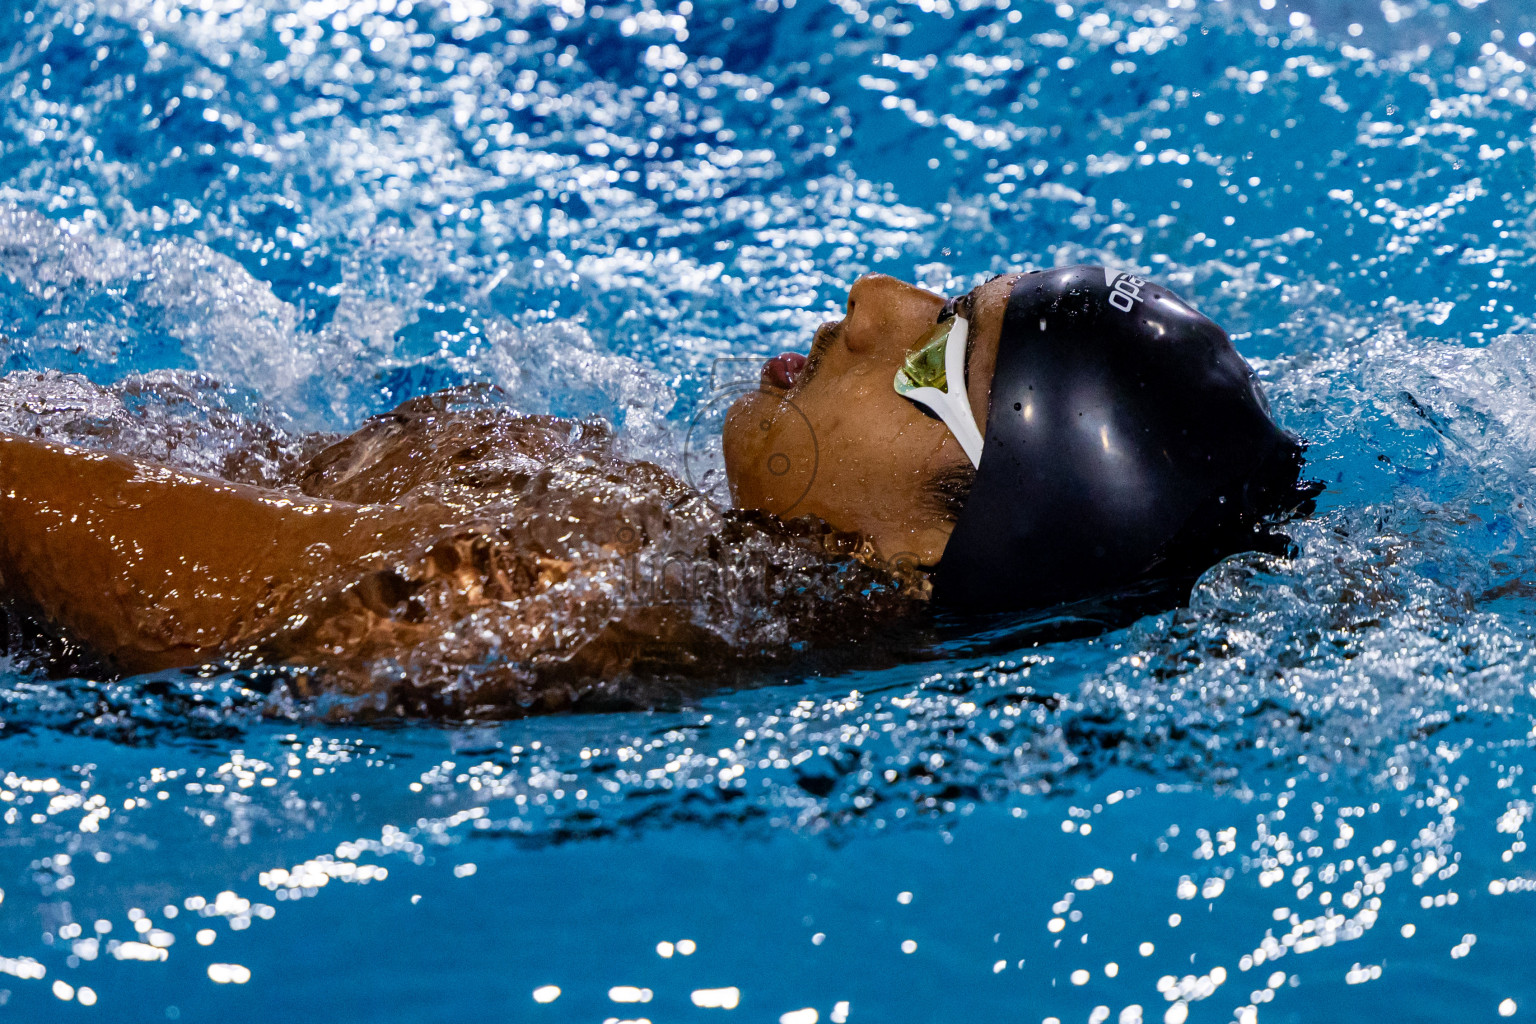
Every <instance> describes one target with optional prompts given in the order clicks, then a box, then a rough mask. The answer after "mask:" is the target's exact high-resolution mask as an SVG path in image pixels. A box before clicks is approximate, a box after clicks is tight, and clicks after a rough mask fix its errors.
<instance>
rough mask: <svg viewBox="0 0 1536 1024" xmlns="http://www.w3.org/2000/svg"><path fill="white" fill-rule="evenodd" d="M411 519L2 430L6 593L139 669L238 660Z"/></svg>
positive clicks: (1, 538)
mask: <svg viewBox="0 0 1536 1024" xmlns="http://www.w3.org/2000/svg"><path fill="white" fill-rule="evenodd" d="M417 518H419V516H418V517H417ZM405 519H406V516H405V514H404V513H403V512H402V511H401V510H400V509H398V508H397V507H394V506H386V505H354V504H349V503H346V502H337V501H323V500H316V499H311V498H304V497H294V496H290V495H287V494H282V493H279V492H276V491H268V490H263V489H261V488H257V487H250V486H246V485H241V484H232V483H228V482H225V481H222V480H214V479H210V478H207V477H201V476H197V475H195V474H192V473H186V472H182V471H179V470H174V469H169V468H167V467H165V466H160V465H157V464H154V463H149V462H141V461H138V460H135V459H132V458H129V457H127V456H123V455H116V454H107V453H101V452H93V451H87V450H83V449H79V448H72V447H68V446H65V445H58V444H51V443H48V442H44V441H37V440H32V439H29V438H21V437H15V436H12V435H6V434H0V573H3V576H4V580H3V588H4V591H5V593H6V594H7V595H9V596H11V597H12V598H20V599H22V600H24V601H27V602H29V603H30V604H31V605H32V607H33V608H34V609H35V610H36V611H37V612H39V613H41V615H42V616H43V617H44V618H46V619H48V620H50V621H52V622H53V623H55V624H56V625H57V626H58V627H60V628H61V629H62V630H63V631H64V632H65V634H66V635H67V636H70V637H71V638H73V639H75V640H78V641H80V642H83V643H85V644H86V645H88V646H90V647H91V648H93V649H94V650H96V651H97V652H98V653H100V654H102V655H105V656H106V657H108V658H109V659H111V660H112V662H114V663H115V664H116V665H117V667H119V668H120V669H122V670H124V671H127V672H144V671H154V670H158V669H163V668H169V667H174V666H181V665H192V664H198V663H201V662H204V661H207V660H210V659H211V658H213V657H216V656H217V655H219V654H223V653H229V652H231V651H232V650H233V649H235V648H237V647H238V646H239V645H240V643H241V642H242V641H245V640H248V639H249V638H251V637H253V636H255V635H257V634H258V633H260V632H262V631H263V630H265V629H268V628H270V627H271V626H272V625H273V624H274V623H276V622H278V621H280V620H281V619H282V618H284V617H285V616H288V615H292V614H293V613H294V611H295V609H297V608H298V607H300V606H301V605H302V603H303V602H304V599H305V597H306V596H307V595H308V594H309V593H310V592H311V591H312V590H313V589H314V588H315V587H316V586H317V585H319V584H321V583H323V582H324V581H326V580H330V579H333V578H334V576H335V574H336V572H337V571H338V570H339V569H340V568H342V567H344V566H346V565H349V564H356V563H359V562H367V561H369V555H370V554H371V553H373V552H377V551H379V550H380V549H381V548H383V547H384V546H385V545H386V544H387V543H388V539H389V537H390V535H392V534H398V533H400V532H401V531H403V530H408V529H411V528H412V527H413V525H414V526H420V525H422V524H412V523H408V522H405Z"/></svg>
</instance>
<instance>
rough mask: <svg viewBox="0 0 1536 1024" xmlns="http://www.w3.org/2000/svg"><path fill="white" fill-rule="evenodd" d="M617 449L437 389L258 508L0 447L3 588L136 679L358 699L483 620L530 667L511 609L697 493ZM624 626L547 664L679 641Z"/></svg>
mask: <svg viewBox="0 0 1536 1024" xmlns="http://www.w3.org/2000/svg"><path fill="white" fill-rule="evenodd" d="M611 442H612V436H611V431H610V430H609V429H608V428H607V427H606V426H605V425H603V424H602V423H600V422H597V421H572V420H564V419H559V418H555V417H550V416H525V415H519V414H515V413H512V412H510V411H509V410H507V409H506V408H505V407H504V406H498V405H496V404H495V403H486V402H483V401H480V400H479V399H478V397H477V396H476V395H475V394H473V393H470V392H467V391H462V390H461V391H450V392H445V393H439V394H435V395H429V396H425V397H423V398H420V399H416V400H413V401H410V402H407V403H404V404H403V405H401V406H400V407H399V408H397V409H395V410H393V411H392V412H390V413H386V414H384V415H382V416H378V417H374V418H373V419H371V420H369V421H368V422H366V423H365V424H364V425H363V426H362V427H361V428H359V429H358V430H357V431H356V432H354V433H353V434H351V435H349V436H347V437H345V438H342V439H341V440H339V441H337V442H335V443H334V444H332V445H330V446H329V447H327V448H325V449H324V450H322V451H320V452H319V453H318V454H316V455H315V456H314V457H312V458H311V459H310V460H309V461H308V462H307V463H305V464H304V465H302V466H301V467H299V468H298V470H297V471H296V472H295V473H294V475H293V478H292V479H291V480H290V481H288V483H289V484H290V487H289V488H287V489H267V488H261V487H255V486H250V485H246V484H240V483H232V482H229V481H224V480H219V479H214V478H210V477H206V476H199V475H196V474H193V473H188V472H184V471H181V470H177V469H173V468H169V467H166V466H163V465H159V464H155V463H151V462H146V461H142V460H137V459H133V458H130V457H128V456H125V455H121V454H113V453H103V452H97V451H90V450H86V449H82V448H76V447H72V446H69V445H61V444H54V443H50V442H46V441H42V440H36V439H32V438H23V437H17V436H13V435H4V434H0V573H3V576H4V579H3V586H0V590H3V594H4V597H5V598H6V600H8V601H10V602H12V603H13V604H19V605H21V606H23V607H24V608H25V609H26V610H27V611H29V612H30V613H32V614H33V615H34V616H35V617H36V618H37V619H39V620H40V621H42V622H45V623H47V624H49V626H50V627H51V628H53V629H55V630H56V631H58V632H59V633H61V634H63V635H65V636H66V637H68V638H69V639H72V640H74V641H77V642H79V643H81V644H83V645H85V646H86V647H87V648H89V649H91V650H92V651H94V652H96V653H98V654H100V655H102V656H104V657H105V658H106V659H107V660H108V661H109V662H111V663H112V664H113V665H114V666H115V667H116V668H118V669H120V670H121V671H123V672H127V673H139V672H146V671H156V670H160V669H166V668H173V667H179V666H187V665H195V664H202V663H207V662H213V661H219V660H227V659H230V658H238V657H239V656H242V655H251V656H254V657H255V658H256V659H258V660H264V661H275V662H283V663H290V664H302V665H313V666H317V667H327V666H328V667H330V668H331V669H333V670H335V675H336V677H337V678H336V682H337V683H338V684H340V685H342V686H343V688H345V689H349V690H354V691H355V690H366V689H371V688H372V686H373V683H372V682H371V679H370V675H369V673H368V671H366V670H364V671H362V672H361V673H359V672H357V671H354V670H356V669H357V668H358V667H359V666H362V665H366V664H369V663H377V662H379V661H380V660H389V659H398V658H407V657H408V656H409V655H411V653H412V652H413V650H414V649H416V648H419V647H421V646H422V645H424V644H428V643H433V644H436V643H438V642H440V641H441V640H442V638H443V637H444V636H451V635H452V633H453V628H454V626H455V624H456V623H460V622H462V621H463V620H464V617H465V616H466V615H468V616H473V615H475V614H476V609H477V608H488V607H490V608H495V609H496V610H497V614H498V615H499V617H500V618H499V622H498V625H499V627H500V629H499V633H500V635H499V636H498V637H497V638H496V644H497V645H499V650H500V652H501V654H502V655H503V656H505V657H507V658H508V659H509V660H511V661H517V660H519V659H526V658H527V657H528V656H530V655H533V654H540V653H544V648H545V647H546V646H547V637H548V635H549V632H550V631H549V629H548V628H546V627H547V623H544V622H541V621H538V615H539V613H538V611H537V609H538V608H540V607H542V606H540V605H538V604H537V603H535V604H534V605H532V606H530V607H528V608H524V607H523V605H522V604H521V601H522V599H523V598H525V597H527V596H529V595H530V594H536V593H539V592H542V591H544V590H546V589H548V588H549V587H550V586H551V585H553V584H555V583H558V582H560V581H561V580H562V579H564V578H565V577H566V576H567V575H568V574H569V572H570V571H571V570H572V569H573V568H574V567H575V564H576V563H575V561H573V559H576V558H579V557H581V555H580V553H581V552H587V553H594V552H595V553H599V554H610V555H611V554H613V553H614V552H615V551H616V550H617V549H620V548H633V547H634V546H636V545H637V544H638V542H639V538H640V537H641V536H642V535H644V534H645V533H647V532H648V527H647V521H648V520H649V519H654V517H655V516H657V515H660V514H665V513H664V510H665V509H666V508H667V507H668V506H675V505H676V504H677V503H678V502H679V501H683V500H686V499H687V498H688V497H689V496H690V495H692V492H691V491H690V490H689V489H688V488H687V487H686V486H684V485H683V484H682V483H681V482H680V481H678V480H676V479H675V478H674V477H672V476H671V475H670V474H667V473H666V472H665V471H663V470H661V469H660V468H659V467H656V466H653V465H649V464H647V463H643V462H634V461H629V460H624V459H622V458H619V457H617V456H616V455H615V454H614V453H613V451H612V448H613V446H612V443H611ZM637 495H643V496H645V498H646V500H645V501H642V502H638V503H637V502H636V500H635V499H636V496H637ZM651 525H652V526H654V523H653V524H651ZM578 603H579V601H578ZM509 609H511V611H509ZM551 610H552V609H551ZM569 611H570V610H569V609H562V610H561V613H562V614H563V615H566V616H567V617H569ZM631 618H632V620H633V621H630V622H628V623H627V625H625V627H624V628H623V629H620V630H619V631H618V633H617V634H615V635H618V636H619V637H620V639H621V640H622V641H623V642H622V643H618V642H616V643H614V644H608V643H606V642H605V641H604V640H603V639H602V638H603V637H606V636H607V634H608V633H610V632H612V630H607V629H597V630H593V631H592V633H591V635H590V636H589V642H586V643H584V644H583V648H584V649H582V650H580V651H572V650H562V651H560V652H558V657H559V659H560V660H561V661H563V662H564V663H565V667H566V668H567V669H574V668H577V667H578V666H583V665H584V666H586V667H585V668H584V669H582V670H581V671H582V672H583V673H586V674H596V675H605V674H609V673H611V672H612V671H613V665H614V664H616V663H617V662H621V661H625V660H628V658H629V655H627V654H624V653H623V652H624V651H631V652H632V651H636V650H643V647H644V645H643V644H641V645H638V646H637V645H636V643H635V637H634V636H632V635H630V634H631V633H633V632H634V631H635V630H636V629H638V630H639V632H640V633H643V634H646V635H649V636H653V637H662V638H670V639H671V640H672V641H673V642H676V641H677V640H680V639H682V638H683V637H682V636H681V634H679V632H678V630H679V629H682V630H683V632H684V633H686V632H687V630H686V628H684V627H683V626H682V625H681V624H680V623H677V622H673V621H672V618H675V616H673V617H669V616H668V615H667V614H665V610H662V611H661V612H649V613H646V614H644V615H637V616H631ZM592 640H595V641H596V642H595V643H594V642H590V641H592ZM609 647H612V648H613V650H608V649H607V648H609ZM616 652H618V653H616Z"/></svg>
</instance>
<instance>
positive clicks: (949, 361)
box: [902, 316, 982, 469]
mask: <svg viewBox="0 0 1536 1024" xmlns="http://www.w3.org/2000/svg"><path fill="white" fill-rule="evenodd" d="M970 332H971V325H970V322H969V321H967V320H966V319H965V318H964V317H959V316H957V317H955V326H954V327H952V328H950V331H949V341H948V342H947V343H946V344H945V346H944V380H945V385H946V388H947V390H944V391H940V390H939V389H938V388H913V389H912V390H911V391H908V392H907V393H906V394H905V395H903V396H902V397H904V398H910V399H912V401H914V402H917V403H918V404H920V405H922V406H924V407H926V408H928V409H931V410H933V414H934V415H935V416H937V417H938V418H939V419H941V420H943V421H944V425H945V426H946V427H948V428H949V432H950V433H951V434H954V435H955V440H956V441H959V442H960V447H961V448H963V449H965V454H966V457H967V458H969V459H970V460H971V465H973V466H975V467H976V468H977V469H980V468H981V444H982V438H981V431H980V430H977V429H976V417H974V416H972V415H971V402H970V399H969V398H968V397H967V396H966V393H965V343H966V338H967V337H968V336H969V335H970Z"/></svg>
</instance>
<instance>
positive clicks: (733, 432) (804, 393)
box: [724, 274, 1018, 566]
mask: <svg viewBox="0 0 1536 1024" xmlns="http://www.w3.org/2000/svg"><path fill="white" fill-rule="evenodd" d="M1017 280H1018V275H1017V274H1006V275H1003V276H1002V277H997V278H994V279H992V280H991V281H988V282H987V283H986V284H983V285H981V286H979V287H978V288H976V289H974V290H973V291H972V292H971V293H970V294H969V296H967V299H968V300H969V305H970V316H969V319H970V325H971V326H970V338H969V345H968V347H969V353H968V356H967V373H966V378H967V380H966V388H967V393H968V397H969V399H970V403H971V411H972V413H973V414H974V416H975V418H976V423H977V426H978V427H979V428H980V429H982V430H983V432H985V428H986V422H987V407H988V406H987V396H988V392H989V391H990V389H991V383H992V371H993V369H994V367H995V366H996V363H997V344H998V337H999V335H1000V333H1001V331H1002V324H1003V314H1004V313H1005V312H1006V310H1007V305H1008V296H1009V294H1010V292H1011V291H1012V289H1013V284H1014V282H1015V281H1017ZM944 303H945V300H944V298H943V296H940V295H936V294H935V293H933V292H930V291H926V290H924V289H922V288H918V287H916V286H914V285H910V284H907V283H905V282H903V281H899V280H897V279H896V278H894V277H887V276H885V275H883V274H870V275H867V276H865V277H861V278H859V280H858V281H857V282H855V283H854V285H853V287H852V288H850V289H849V291H848V303H847V315H846V316H844V317H843V319H842V320H839V321H835V322H832V323H827V324H823V325H822V326H821V328H820V329H819V330H817V332H816V336H815V340H814V342H813V344H812V346H811V352H810V356H809V359H808V360H801V359H799V358H798V357H796V356H794V355H793V354H786V355H785V356H780V357H778V358H776V359H774V360H770V361H769V363H768V365H767V366H765V367H764V369H763V376H762V383H761V386H760V387H759V389H758V390H756V391H753V392H751V393H749V394H747V395H744V396H743V397H742V398H740V399H739V400H738V401H737V402H736V404H735V405H734V406H732V408H731V411H730V413H729V415H728V416H727V418H726V423H725V430H724V450H725V463H726V472H727V475H728V477H729V478H730V483H731V494H732V499H733V500H734V502H735V504H736V505H737V506H738V507H741V508H755V509H762V510H764V511H767V512H772V513H774V514H775V515H778V516H781V517H785V518H788V517H793V516H802V515H810V516H816V517H819V518H821V519H823V520H825V521H826V522H828V523H830V524H831V525H832V526H834V527H836V528H837V529H840V530H846V531H849V532H852V533H857V534H859V535H861V536H862V537H864V538H865V539H866V540H867V541H868V542H869V544H870V545H871V547H872V548H873V551H874V553H875V554H876V555H877V556H878V557H879V558H880V559H882V560H884V561H886V562H891V563H898V562H902V561H908V562H913V563H916V564H918V565H924V566H932V565H935V564H937V563H938V561H939V559H940V557H941V556H942V555H943V553H944V545H945V544H946V543H947V542H948V540H949V534H950V531H951V530H952V529H953V528H954V523H953V521H952V520H950V519H949V517H948V516H947V515H946V514H945V512H944V511H943V510H942V509H941V508H938V507H936V506H935V503H934V502H933V501H931V500H928V499H927V498H926V487H927V485H928V483H929V481H931V480H932V479H933V478H934V476H935V475H936V474H938V473H940V472H942V471H944V470H946V469H952V468H954V467H958V466H964V465H965V464H966V462H967V460H966V456H965V452H964V451H963V450H962V449H961V447H960V443H959V442H958V441H956V440H955V438H954V435H953V434H951V433H950V431H949V428H948V427H946V426H945V425H944V424H943V422H941V421H940V420H938V419H937V418H935V417H933V416H930V415H928V414H927V413H925V412H924V411H923V410H922V409H921V408H919V407H918V406H917V405H916V404H915V403H913V402H911V401H909V400H908V399H905V398H902V397H901V396H900V395H898V394H896V391H895V389H894V388H893V387H892V380H893V379H894V377H895V375H896V371H897V370H898V369H899V368H900V367H901V364H902V360H903V359H904V358H905V356H906V354H907V352H908V351H909V350H911V348H912V347H913V346H914V345H915V344H916V343H917V342H918V341H919V340H920V339H922V337H923V336H924V335H925V334H926V333H927V332H928V331H929V329H930V328H932V327H933V325H934V323H935V321H936V320H937V318H938V316H939V313H940V312H941V310H942V309H943V308H944Z"/></svg>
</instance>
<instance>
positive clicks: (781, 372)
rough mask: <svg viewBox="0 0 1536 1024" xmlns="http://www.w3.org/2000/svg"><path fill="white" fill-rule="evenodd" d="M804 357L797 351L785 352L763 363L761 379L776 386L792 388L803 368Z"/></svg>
mask: <svg viewBox="0 0 1536 1024" xmlns="http://www.w3.org/2000/svg"><path fill="white" fill-rule="evenodd" d="M805 364H806V358H805V356H803V355H801V354H800V353H799V352H785V353H784V354H783V355H779V356H774V357H773V358H772V359H770V360H768V361H767V362H766V363H764V364H763V381H764V382H765V383H768V384H772V385H773V386H774V387H778V388H792V387H794V386H795V381H797V380H799V379H800V374H801V373H802V372H803V371H804V370H805Z"/></svg>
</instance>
